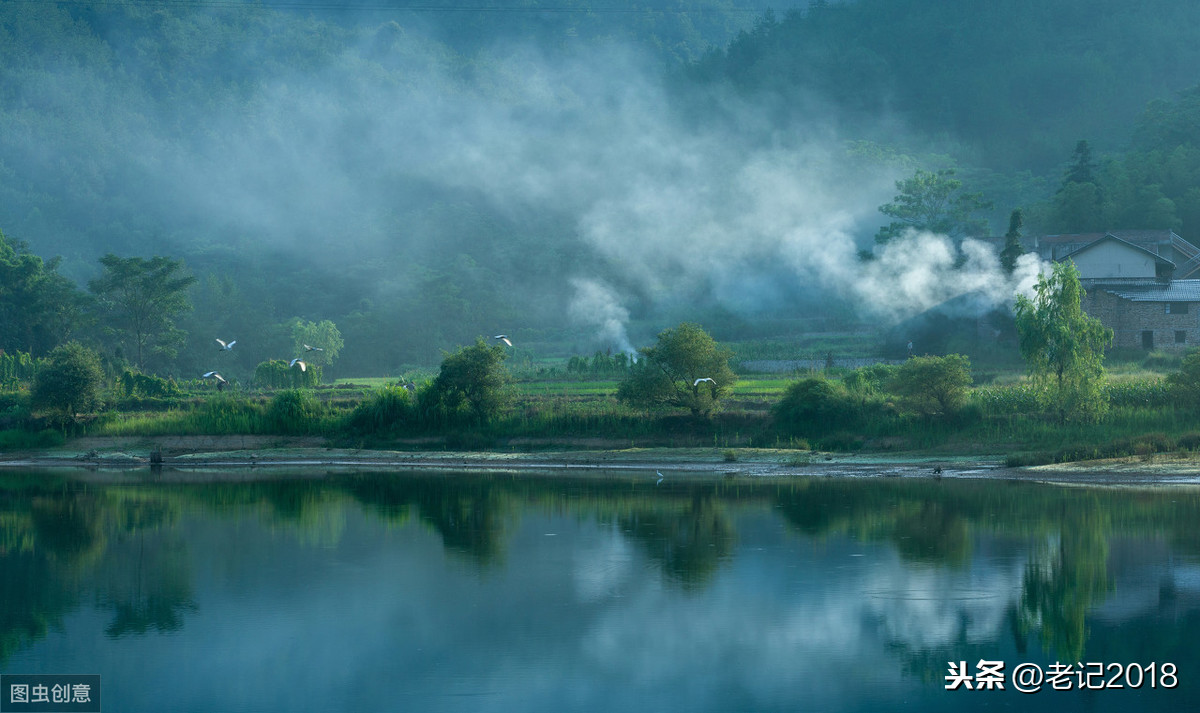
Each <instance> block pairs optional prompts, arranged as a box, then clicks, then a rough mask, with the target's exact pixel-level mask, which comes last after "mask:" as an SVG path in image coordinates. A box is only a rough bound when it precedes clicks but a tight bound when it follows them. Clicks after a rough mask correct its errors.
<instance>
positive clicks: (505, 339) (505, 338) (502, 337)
mask: <svg viewBox="0 0 1200 713" xmlns="http://www.w3.org/2000/svg"><path fill="white" fill-rule="evenodd" d="M492 339H499V340H500V341H502V342H504V343H505V344H507V345H508V346H510V347H511V346H512V342H510V341H509V340H508V335H507V334H497V335H496V336H494V337H492Z"/></svg>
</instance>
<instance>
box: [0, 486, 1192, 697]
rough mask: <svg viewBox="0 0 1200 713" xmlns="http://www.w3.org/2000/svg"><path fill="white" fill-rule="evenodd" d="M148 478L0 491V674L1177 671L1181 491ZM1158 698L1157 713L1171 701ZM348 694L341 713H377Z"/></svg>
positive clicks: (608, 685)
mask: <svg viewBox="0 0 1200 713" xmlns="http://www.w3.org/2000/svg"><path fill="white" fill-rule="evenodd" d="M173 477H177V476H175V475H174V474H172V473H170V472H167V473H165V474H164V476H163V480H164V481H167V482H162V481H146V482H113V483H103V484H97V483H94V482H84V481H81V480H76V479H74V478H73V477H72V476H70V475H64V474H54V473H25V474H19V475H11V474H10V475H7V476H4V479H3V481H2V487H0V575H2V576H0V602H2V604H3V606H0V668H3V669H4V670H6V671H7V670H9V668H8V665H7V664H9V663H10V662H12V661H19V662H20V663H21V664H22V665H23V666H22V667H23V668H26V669H27V668H28V667H29V666H30V665H34V664H42V667H43V668H45V667H46V666H49V667H50V668H56V670H71V671H74V670H80V671H83V670H88V671H92V670H95V668H96V667H97V666H98V665H99V664H96V663H94V659H89V658H88V657H95V656H103V657H105V658H104V660H105V661H106V663H105V665H112V666H114V667H115V666H117V664H116V663H111V664H110V663H108V662H110V661H111V662H116V661H120V660H122V658H121V657H122V656H124V657H127V658H128V660H129V661H130V662H131V663H130V664H129V666H130V668H131V669H132V668H134V667H136V666H137V665H138V664H136V663H132V662H133V661H142V658H141V657H144V656H146V655H149V653H150V652H160V649H162V647H167V646H168V645H169V642H171V641H174V640H175V639H179V640H181V641H185V642H187V645H185V646H183V647H182V648H180V649H170V651H171V654H170V655H171V656H187V657H191V658H192V659H194V660H189V661H187V662H185V663H186V665H185V666H184V667H183V669H184V670H185V671H187V670H212V669H220V668H222V667H223V666H234V665H235V664H236V665H237V666H240V667H242V668H244V669H246V670H247V671H251V672H254V674H255V675H257V676H260V677H263V676H266V677H268V678H270V679H272V680H277V681H279V680H291V679H292V678H293V677H304V678H306V679H311V681H310V682H309V683H307V684H306V685H307V686H310V687H314V688H312V689H311V690H307V691H301V692H299V693H296V694H295V695H297V696H298V697H299V698H300V699H301V700H300V702H301V703H303V702H304V701H309V703H310V704H312V703H314V702H315V703H322V704H325V705H332V706H333V707H334V708H338V707H340V706H338V705H336V704H334V703H332V702H331V701H329V700H325V699H324V698H323V696H324V697H327V696H332V695H333V692H334V691H337V692H340V693H341V694H344V693H345V686H348V685H350V684H349V683H348V682H349V681H354V682H356V685H359V686H361V685H364V684H362V681H363V679H364V678H369V677H370V676H372V675H375V676H382V677H384V679H385V680H390V678H389V677H395V676H397V675H400V676H401V677H402V678H403V679H404V680H405V681H407V683H406V684H405V686H406V687H407V688H405V690H406V691H408V693H407V694H406V695H409V696H410V697H413V698H412V699H406V700H407V703H406V705H405V706H403V707H402V708H397V709H422V710H425V709H429V710H436V709H478V707H471V706H466V705H465V704H464V705H459V704H454V705H451V704H448V703H447V701H446V699H445V696H446V695H448V694H447V693H446V692H447V691H457V692H458V693H472V694H480V692H481V691H483V692H484V693H486V692H487V691H489V690H491V691H492V692H493V693H492V694H488V695H493V694H494V695H496V696H498V697H500V698H502V699H503V700H504V702H505V703H506V704H507V705H509V706H512V705H516V706H517V707H518V708H522V709H526V710H538V709H545V710H550V709H551V708H552V705H551V704H556V705H559V706H560V707H561V706H566V707H569V708H571V709H589V708H590V709H595V710H601V709H603V710H610V709H617V708H618V707H619V706H618V703H619V704H620V705H625V706H630V705H635V704H637V705H643V706H644V705H646V704H649V703H652V702H654V701H655V700H657V701H658V702H659V703H661V704H662V705H663V706H665V707H666V708H668V709H678V708H679V706H680V704H682V703H684V702H686V703H688V704H689V705H692V706H693V707H695V708H697V709H700V710H722V709H729V708H730V707H731V706H732V707H733V708H742V709H770V708H775V707H782V708H789V707H791V706H793V705H794V704H795V703H796V702H797V696H801V695H803V696H804V697H805V698H806V699H807V700H809V701H810V702H812V703H814V704H816V703H819V704H820V705H825V706H828V707H830V708H831V709H838V710H855V709H862V710H870V709H871V708H872V706H877V705H879V704H880V701H884V702H885V703H886V701H889V700H892V697H893V696H897V695H899V696H902V697H903V698H904V699H905V700H908V699H909V698H910V697H911V699H912V700H913V701H917V702H919V703H920V705H919V706H917V705H916V704H914V705H913V707H921V708H928V707H934V708H939V707H944V708H947V709H949V708H953V707H958V704H961V703H962V701H961V700H957V699H954V698H946V695H945V692H944V690H942V687H941V684H942V683H943V679H944V674H945V669H946V662H947V661H950V660H955V661H957V660H969V661H975V660H978V659H980V658H986V659H1005V658H1007V659H1008V660H1009V661H1011V662H1012V663H1016V662H1018V661H1021V660H1039V661H1042V660H1045V661H1052V660H1062V661H1084V660H1092V661H1102V660H1103V661H1109V662H1117V661H1120V662H1132V661H1143V662H1149V661H1156V660H1157V661H1163V660H1173V661H1174V662H1175V663H1177V664H1178V665H1179V666H1180V669H1181V671H1189V670H1196V669H1195V664H1196V662H1197V660H1198V659H1197V657H1196V656H1195V655H1194V654H1192V653H1191V651H1190V648H1191V647H1190V641H1191V640H1194V637H1195V636H1196V635H1198V634H1200V616H1198V615H1200V537H1198V536H1197V535H1196V530H1195V529H1194V523H1195V522H1196V521H1197V515H1200V494H1198V492H1197V491H1196V490H1194V489H1187V488H1164V489H1159V490H1149V489H1140V490H1129V489H1095V488H1087V489H1085V488H1063V487H1054V486H1045V485H1037V484H1028V483H1024V484H1014V483H1005V482H989V481H954V480H950V479H945V480H942V481H930V480H906V479H872V480H867V479H853V480H841V479H829V478H809V479H796V480H787V481H753V482H747V481H726V480H720V481H703V480H697V481H691V482H688V481H686V480H684V479H682V478H681V479H677V480H676V482H674V483H671V484H664V486H663V487H658V488H656V487H654V485H653V482H652V481H651V480H649V479H644V478H643V479H637V478H630V477H628V476H611V477H598V478H596V479H594V480H580V479H571V480H555V479H550V478H546V477H530V478H517V477H511V476H495V475H493V476H480V475H465V474H447V473H437V474H411V473H406V474H395V473H374V474H356V473H331V474H328V476H327V477H324V478H312V477H305V478H297V479H286V478H275V479H272V480H269V481H260V482H239V481H234V480H230V481H227V482H219V481H218V482H203V483H198V482H197V483H191V482H183V481H180V482H170V481H171V480H172V478H173ZM464 575H466V576H467V578H466V579H464V578H463V576H464ZM94 619H95V620H96V623H95V624H91V623H90V622H92V621H93V620H94ZM327 620H328V621H327ZM89 627H91V628H89ZM239 629H241V630H250V631H254V632H256V639H255V640H254V641H246V640H242V639H240V638H235V637H237V636H238V633H239ZM89 631H94V632H96V634H97V635H98V636H99V637H100V639H102V640H96V641H91V640H90V639H89V636H90V635H89V633H88V632H89ZM54 632H62V633H61V634H60V635H59V636H58V637H57V638H56V637H55V634H54ZM164 637H165V638H164ZM75 641H80V642H88V643H79V644H72V643H71V642H75ZM105 641H107V642H108V643H104V642H105ZM297 647H299V648H297ZM162 650H165V649H162ZM385 650H386V651H387V653H386V654H384V653H383V652H384V651H385ZM281 652H286V655H284V654H283V653H281ZM160 653H161V652H160ZM281 656H282V658H280V657H281ZM73 657H74V658H73ZM50 668H46V669H45V671H44V672H48V673H49V672H56V670H50ZM447 671H452V672H455V673H454V675H451V676H449V677H448V674H447V673H446V672H447ZM315 672H320V673H319V674H316V673H315ZM106 673H110V674H111V675H113V676H114V677H116V678H117V679H118V680H120V677H121V676H122V675H125V674H123V673H122V672H121V671H118V670H115V669H114V670H113V671H111V672H108V671H106ZM158 675H160V676H164V677H166V676H168V675H169V674H167V673H163V672H159V674H158ZM247 675H249V674H247ZM837 676H841V678H840V679H838V680H836V681H834V680H833V678H835V677H837ZM339 681H340V682H341V683H337V682H339ZM626 681H632V683H623V682H626ZM1183 681H1184V685H1183V686H1182V687H1181V689H1179V690H1177V691H1174V692H1172V693H1173V695H1174V696H1175V698H1173V699H1172V701H1173V702H1172V705H1178V704H1179V702H1180V701H1184V700H1194V696H1193V694H1192V693H1191V691H1193V690H1194V689H1195V687H1194V686H1192V685H1191V683H1190V681H1189V680H1188V679H1187V678H1186V677H1184V679H1183ZM866 683H869V684H870V686H866V687H864V684H866ZM164 685H165V684H164ZM170 685H171V686H173V687H175V688H178V689H180V690H186V689H189V688H199V687H201V684H200V682H198V681H197V682H190V683H189V682H188V681H173V682H171V684H170ZM531 686H532V687H531ZM119 688H120V687H116V688H114V687H111V686H108V685H107V683H106V691H112V690H119ZM369 688H370V686H368V689H369ZM616 690H621V691H623V693H621V694H620V695H618V694H617V693H615V692H614V691H616ZM568 691H576V694H573V695H576V696H577V698H578V700H575V701H572V700H571V696H572V694H569V693H568ZM731 692H732V694H733V695H734V696H735V697H734V698H730V697H729V696H730V694H731ZM377 693H378V696H380V698H378V699H372V698H371V697H370V696H369V695H367V694H362V695H364V696H367V697H366V698H365V699H363V700H362V701H361V704H362V706H363V709H373V710H384V709H390V708H391V705H390V704H387V705H384V701H385V700H386V699H387V696H388V691H387V690H386V687H385V688H384V689H381V690H379V691H378V692H377ZM1102 693H1104V694H1105V695H1108V694H1109V692H1102ZM196 695H198V696H199V695H201V694H196ZM481 695H482V694H481ZM737 696H741V697H742V698H740V699H739V698H737ZM310 699H311V700H310ZM418 699H419V700H418ZM251 700H252V699H251ZM739 700H741V701H743V702H746V701H749V703H747V704H746V705H737V703H738V701H739ZM1006 700H1007V699H1004V698H997V699H994V700H993V704H994V705H1000V703H1001V702H1002V701H1006ZM1021 700H1022V701H1024V699H1021ZM1029 700H1033V699H1029ZM1064 700H1065V699H1063V698H1061V697H1060V698H1059V699H1049V698H1043V699H1038V701H1036V705H1043V704H1044V705H1046V706H1047V707H1050V706H1053V707H1055V708H1061V707H1062V706H1063V704H1064ZM1108 700H1111V701H1112V705H1113V706H1114V707H1116V703H1118V702H1122V705H1124V701H1125V699H1123V698H1120V697H1119V696H1116V695H1114V696H1113V697H1112V698H1111V699H1109V698H1106V699H1105V701H1108ZM1074 701H1075V699H1072V701H1068V702H1067V703H1068V704H1069V705H1068V707H1069V706H1070V705H1075V702H1074ZM123 703H125V705H121V706H118V708H119V709H128V710H138V709H147V710H150V709H154V708H153V706H152V705H151V703H150V702H149V701H147V702H146V705H145V707H144V708H142V707H141V706H140V701H138V700H134V699H131V700H128V701H124V702H123ZM573 703H574V704H575V705H572V704H573ZM1011 703H1012V701H1007V703H1005V705H1010V704H1011ZM1095 703H1096V701H1095V700H1092V702H1091V703H1089V704H1088V705H1091V706H1094V705H1095ZM1102 703H1103V702H1102ZM418 704H419V705H418ZM460 704H461V701H460ZM255 705H258V706H259V708H257V709H262V708H261V706H262V703H261V701H260V702H258V703H257V704H255V703H248V704H247V706H246V708H245V709H246V710H255V709H256V708H255ZM1022 705H1024V703H1022ZM1031 705H1033V704H1031ZM1036 705H1035V706H1034V707H1036ZM1105 705H1108V704H1107V703H1105V704H1104V705H1100V706H1099V707H1100V708H1103V707H1105ZM271 707H272V706H267V708H271ZM302 707H306V708H312V707H313V705H307V706H302ZM317 707H320V706H319V705H318V706H317ZM485 707H487V706H485ZM492 707H500V706H492ZM818 707H819V706H818ZM181 709H187V706H184V707H183V708H181ZM196 709H202V707H201V706H196ZM230 709H231V710H233V709H236V708H230Z"/></svg>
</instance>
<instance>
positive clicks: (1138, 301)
mask: <svg viewBox="0 0 1200 713" xmlns="http://www.w3.org/2000/svg"><path fill="white" fill-rule="evenodd" d="M1031 247H1032V249H1033V250H1035V251H1036V252H1037V253H1038V254H1039V255H1040V256H1041V257H1042V258H1044V259H1046V260H1053V261H1064V260H1070V261H1071V262H1073V263H1075V267H1076V268H1077V269H1078V270H1079V277H1080V281H1081V282H1082V284H1083V288H1084V290H1085V292H1086V295H1085V296H1084V298H1083V309H1084V311H1086V312H1087V313H1088V314H1090V315H1092V316H1094V317H1096V318H1097V319H1099V320H1100V321H1101V322H1103V323H1104V325H1105V326H1106V327H1109V328H1110V329H1112V330H1113V344H1112V346H1113V347H1116V348H1132V349H1138V348H1140V349H1147V350H1149V349H1164V350H1168V351H1175V350H1183V349H1188V348H1192V347H1197V346H1200V279H1197V278H1200V248H1197V247H1196V246H1194V245H1192V244H1191V243H1189V242H1187V241H1186V240H1184V239H1182V238H1180V237H1179V236H1178V235H1176V234H1175V233H1174V232H1173V231H1170V230H1121V231H1116V230H1114V231H1109V232H1107V233H1090V234H1076V235H1048V236H1042V237H1039V238H1036V239H1035V240H1034V245H1033V246H1031Z"/></svg>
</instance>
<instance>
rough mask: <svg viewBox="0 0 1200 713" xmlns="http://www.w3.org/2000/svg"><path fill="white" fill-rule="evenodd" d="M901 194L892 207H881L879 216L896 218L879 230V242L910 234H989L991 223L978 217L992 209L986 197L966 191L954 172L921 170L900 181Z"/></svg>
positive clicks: (949, 169)
mask: <svg viewBox="0 0 1200 713" xmlns="http://www.w3.org/2000/svg"><path fill="white" fill-rule="evenodd" d="M896 190H898V191H900V193H899V194H898V195H897V196H896V197H895V198H893V199H892V202H891V203H886V204H884V205H881V206H879V212H880V213H883V214H884V215H886V216H889V217H891V218H895V220H894V221H892V222H891V223H890V224H888V225H886V226H884V227H883V228H880V229H879V232H878V233H877V234H876V235H875V242H877V243H881V244H882V243H886V242H888V241H890V240H892V239H893V238H896V237H899V236H900V235H903V234H904V233H905V232H906V231H908V230H927V231H929V232H932V233H939V234H941V235H949V236H952V237H963V236H967V235H978V234H981V233H985V232H987V219H986V218H983V217H980V216H978V215H977V214H978V213H982V212H985V211H988V210H990V209H991V207H992V204H991V202H990V201H987V200H984V198H983V194H982V193H968V192H966V191H964V190H963V184H962V181H960V180H958V179H957V178H955V177H954V169H952V168H944V169H941V170H938V171H936V172H933V171H925V170H921V169H918V170H917V172H916V173H915V174H913V176H912V177H911V178H906V179H904V180H901V181H896Z"/></svg>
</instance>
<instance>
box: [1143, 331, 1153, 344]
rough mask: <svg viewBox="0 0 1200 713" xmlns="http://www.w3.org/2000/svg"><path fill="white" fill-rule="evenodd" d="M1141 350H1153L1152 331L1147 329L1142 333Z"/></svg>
mask: <svg viewBox="0 0 1200 713" xmlns="http://www.w3.org/2000/svg"><path fill="white" fill-rule="evenodd" d="M1142 348H1143V349H1153V348H1154V332H1153V331H1151V330H1149V329H1147V330H1146V331H1144V332H1142Z"/></svg>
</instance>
